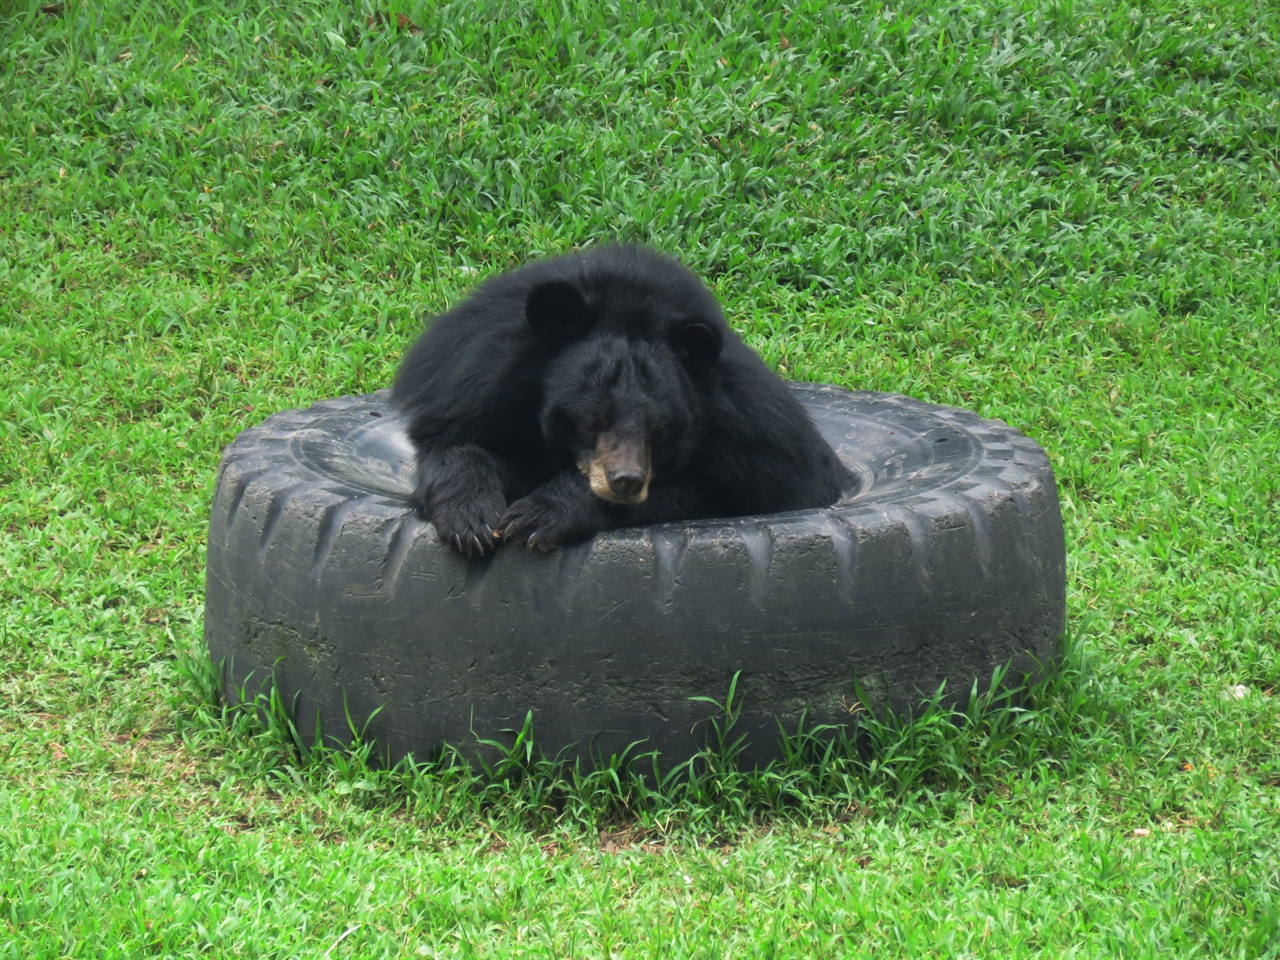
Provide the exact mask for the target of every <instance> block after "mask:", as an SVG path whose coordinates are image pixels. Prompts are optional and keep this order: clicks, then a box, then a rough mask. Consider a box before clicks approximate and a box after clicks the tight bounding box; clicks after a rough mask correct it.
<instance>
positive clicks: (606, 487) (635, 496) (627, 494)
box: [578, 432, 653, 503]
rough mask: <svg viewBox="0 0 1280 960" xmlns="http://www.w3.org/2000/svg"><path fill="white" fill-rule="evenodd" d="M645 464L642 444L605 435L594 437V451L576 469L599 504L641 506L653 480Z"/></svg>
mask: <svg viewBox="0 0 1280 960" xmlns="http://www.w3.org/2000/svg"><path fill="white" fill-rule="evenodd" d="M649 463H650V461H649V444H648V443H646V442H645V441H644V440H637V439H634V438H630V437H620V436H618V435H617V434H615V433H608V432H606V433H601V434H598V435H597V436H596V445H595V449H594V450H592V451H591V452H590V453H589V454H587V455H586V456H585V457H584V458H583V459H582V460H581V461H580V462H579V463H578V469H579V470H581V471H582V473H583V475H584V476H585V477H586V478H587V482H588V483H590V484H591V492H592V493H594V494H595V495H596V496H597V497H599V498H600V499H601V500H608V501H609V502H610V503H643V502H644V501H645V499H646V498H647V497H648V496H649V481H650V480H651V479H652V478H653V473H652V471H651V469H650V466H649Z"/></svg>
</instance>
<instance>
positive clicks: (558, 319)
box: [524, 280, 591, 339]
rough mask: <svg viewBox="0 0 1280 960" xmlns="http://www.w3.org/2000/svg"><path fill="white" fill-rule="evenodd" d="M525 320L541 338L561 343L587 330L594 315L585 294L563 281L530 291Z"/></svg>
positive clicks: (543, 285)
mask: <svg viewBox="0 0 1280 960" xmlns="http://www.w3.org/2000/svg"><path fill="white" fill-rule="evenodd" d="M524 317H525V320H526V321H527V322H528V324H529V329H531V330H532V331H533V332H534V333H536V334H537V335H538V336H540V337H548V338H551V339H558V338H560V337H568V336H572V335H573V334H575V333H580V332H581V331H583V330H585V329H586V328H587V326H588V324H589V322H590V319H591V314H590V311H589V310H588V309H587V301H586V300H584V299H583V297H582V291H581V290H579V289H578V288H577V287H575V286H574V285H573V284H571V283H566V282H565V281H563V280H548V281H547V282H546V283H542V284H539V285H538V286H536V287H534V288H533V289H532V290H530V291H529V297H528V299H527V300H525V302H524Z"/></svg>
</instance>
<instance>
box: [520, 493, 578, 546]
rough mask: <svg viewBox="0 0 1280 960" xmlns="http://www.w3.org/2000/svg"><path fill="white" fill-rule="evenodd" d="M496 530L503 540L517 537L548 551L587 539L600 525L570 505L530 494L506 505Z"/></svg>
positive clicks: (547, 497) (536, 494) (545, 496)
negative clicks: (505, 510)
mask: <svg viewBox="0 0 1280 960" xmlns="http://www.w3.org/2000/svg"><path fill="white" fill-rule="evenodd" d="M498 530H499V532H500V533H501V535H502V539H503V540H521V541H524V543H525V545H526V546H528V547H530V548H536V549H538V550H543V551H551V550H554V549H556V547H561V546H564V545H565V544H567V543H580V542H581V541H583V540H590V539H591V538H592V537H594V536H595V535H596V533H598V532H599V530H600V526H599V524H598V523H595V522H593V520H592V518H591V517H588V516H584V515H583V514H582V512H581V511H579V510H575V509H574V507H573V506H572V505H571V504H566V503H564V502H563V501H560V500H557V499H556V498H554V497H550V496H547V495H546V494H539V493H532V494H530V495H529V496H527V497H521V498H520V499H519V500H516V501H515V502H513V503H512V504H511V505H510V506H509V507H507V512H506V513H504V514H503V515H502V519H501V520H500V521H499V522H498Z"/></svg>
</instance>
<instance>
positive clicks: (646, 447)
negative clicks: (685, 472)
mask: <svg viewBox="0 0 1280 960" xmlns="http://www.w3.org/2000/svg"><path fill="white" fill-rule="evenodd" d="M662 307H663V305H661V304H652V303H648V304H647V303H645V301H644V300H643V299H641V298H634V297H633V298H625V299H624V300H622V301H620V302H614V303H610V302H608V301H606V302H604V303H600V302H595V303H593V302H591V301H590V300H588V298H587V296H586V295H584V293H583V291H582V289H581V288H580V287H578V286H577V285H575V284H573V283H569V282H564V281H559V280H557V281H551V282H547V283H544V284H541V285H539V286H538V287H536V288H535V289H534V290H533V291H532V292H531V293H530V295H529V298H528V301H527V304H526V311H525V313H526V318H527V320H528V322H529V326H530V328H531V329H532V330H533V332H534V333H535V334H536V335H537V336H538V337H539V338H541V339H544V340H545V341H553V342H555V343H556V344H557V351H556V352H555V354H554V357H553V358H552V359H551V361H550V362H549V363H548V366H547V371H546V377H545V380H544V389H543V401H542V408H541V411H540V422H541V424H542V433H543V439H544V442H545V444H546V447H547V449H548V450H549V451H550V452H551V454H552V456H553V457H555V458H557V459H567V460H571V461H572V462H573V464H575V465H576V466H577V468H578V470H580V471H581V472H582V474H583V475H584V476H585V477H586V478H587V481H588V482H589V483H590V485H591V490H592V492H593V493H594V494H595V495H596V496H598V497H600V498H601V499H603V500H608V501H610V502H612V503H621V504H635V503H642V502H644V500H645V499H646V498H647V497H648V495H649V484H650V482H651V481H652V480H653V478H654V477H655V476H663V475H670V474H675V473H678V472H680V471H681V470H682V469H683V468H684V466H685V465H686V464H688V463H689V462H690V461H691V460H692V459H693V455H694V453H695V452H696V450H697V447H698V443H699V442H700V439H701V436H702V432H703V431H702V426H701V423H702V421H703V419H704V416H703V412H702V404H704V403H705V402H706V401H705V399H703V391H702V390H701V389H700V386H701V385H703V384H705V383H706V382H707V380H708V378H710V377H712V376H713V370H714V367H715V364H716V361H717V359H718V358H719V356H720V351H721V348H722V347H723V345H724V333H723V330H722V325H723V322H724V321H723V320H722V319H720V318H719V317H710V318H707V317H702V316H698V315H692V316H681V315H679V311H678V310H673V309H663V308H662Z"/></svg>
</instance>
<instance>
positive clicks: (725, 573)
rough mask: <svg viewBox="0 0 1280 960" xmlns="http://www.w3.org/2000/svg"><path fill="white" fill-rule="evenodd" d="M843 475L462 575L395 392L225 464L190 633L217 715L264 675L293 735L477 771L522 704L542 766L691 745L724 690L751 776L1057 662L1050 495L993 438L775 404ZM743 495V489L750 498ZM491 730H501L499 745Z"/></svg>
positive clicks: (815, 405)
mask: <svg viewBox="0 0 1280 960" xmlns="http://www.w3.org/2000/svg"><path fill="white" fill-rule="evenodd" d="M793 386H794V389H795V391H796V393H797V395H798V396H799V398H800V400H801V401H802V402H803V403H804V405H805V407H806V408H807V409H808V410H809V412H810V413H811V414H812V416H813V417H814V419H815V421H816V422H817V424H818V427H819V429H820V430H821V432H822V433H823V435H824V436H825V437H826V438H827V439H828V441H830V443H831V444H832V446H833V447H834V448H835V449H836V450H837V452H838V453H839V454H840V456H841V458H842V460H843V461H844V462H845V463H846V464H847V465H848V466H849V467H850V469H851V471H852V473H853V476H854V478H855V481H854V482H853V484H852V485H851V488H850V489H849V490H848V491H847V492H846V494H845V496H844V497H843V498H842V499H841V500H840V501H839V502H838V503H837V504H836V505H834V506H832V507H829V508H826V509H821V510H809V511H802V512H796V513H784V514H775V515H771V516H762V517H746V518H737V519H731V520H713V521H697V522H688V523H676V524H662V525H658V526H653V527H644V528H634V529H627V530H618V531H615V532H612V533H606V534H601V535H600V536H598V537H596V538H595V539H594V540H593V541H591V542H589V543H586V544H582V545H579V546H575V547H570V548H568V549H564V550H560V551H558V552H555V553H552V554H541V553H538V552H534V551H529V550H526V549H522V548H520V547H518V546H514V545H507V546H504V547H501V548H500V549H498V550H497V551H496V553H495V554H493V555H491V556H490V557H488V558H485V559H478V560H467V559H464V558H463V557H461V556H459V555H458V554H457V553H455V552H453V551H452V550H449V549H446V548H444V547H442V546H441V545H440V544H439V543H438V542H437V541H436V537H435V532H434V530H433V529H432V528H431V526H430V525H429V524H427V523H424V522H422V521H420V520H418V519H417V518H416V517H415V516H414V515H413V513H412V512H411V511H410V510H409V509H408V507H407V506H406V503H405V499H404V498H405V495H406V494H407V493H408V492H409V490H410V489H411V481H412V465H411V463H412V455H411V451H410V447H409V444H408V440H407V438H406V437H405V434H404V432H403V429H402V427H401V425H400V423H399V421H398V419H397V418H396V417H395V416H394V411H392V410H391V409H389V408H388V406H387V394H386V391H382V392H379V393H375V394H372V395H370V396H360V397H343V398H340V399H336V400H329V401H326V402H322V403H317V404H315V405H314V406H312V407H311V408H309V409H307V410H291V411H287V412H284V413H279V414H276V415H275V416H272V417H270V418H269V419H268V420H267V421H266V422H264V423H263V424H262V425H261V426H259V427H255V428H253V429H249V430H246V431H245V432H244V433H242V434H241V435H240V436H239V437H238V438H237V439H236V440H235V441H234V442H233V443H232V444H231V445H230V446H228V447H227V449H226V451H225V452H224V454H223V457H222V464H221V468H220V472H219V476H218V483H217V491H216V493H215V495H214V502H213V509H212V517H211V520H210V525H209V550H208V571H207V593H206V600H205V638H206V642H207V643H208V647H209V651H210V653H211V654H212V656H213V658H214V660H215V662H217V663H219V664H221V669H222V682H223V690H224V693H225V695H226V696H227V697H228V698H230V699H232V700H238V699H241V698H246V697H248V698H252V697H254V696H256V695H257V694H258V693H260V692H261V691H262V689H263V687H264V685H265V684H267V683H270V682H274V684H275V686H276V689H277V691H278V693H279V694H281V695H282V696H283V698H284V701H285V702H286V703H289V704H292V705H293V707H294V710H295V722H296V723H297V724H298V726H299V729H300V731H301V733H302V735H303V736H304V737H306V738H308V739H310V738H312V737H313V736H314V734H315V731H316V725H317V724H319V725H320V729H321V732H322V734H323V735H324V737H325V738H326V739H327V738H329V737H333V738H335V739H336V740H339V741H342V740H348V739H349V738H350V724H349V722H348V718H350V719H351V721H353V722H354V723H355V725H356V726H357V727H361V726H363V725H364V724H365V722H366V720H368V718H370V717H372V720H368V723H367V728H366V729H365V731H364V732H365V734H366V735H367V736H369V737H371V738H372V739H374V740H375V741H376V742H377V744H378V746H379V748H380V750H381V751H382V752H383V755H384V756H386V757H388V758H389V759H390V760H395V759H398V758H399V757H402V756H404V755H406V754H413V755H414V756H416V757H417V758H418V759H420V760H421V759H425V758H427V757H429V756H433V755H435V754H436V752H437V751H438V750H439V749H440V747H441V745H442V744H445V743H449V744H452V745H454V746H456V747H459V748H461V750H462V752H463V754H464V755H469V756H474V755H475V754H476V751H477V750H479V749H487V748H481V747H480V746H479V741H482V740H494V741H498V742H510V740H511V738H512V736H513V734H512V733H511V732H509V731H514V730H518V729H520V728H521V727H522V726H523V725H524V723H525V719H526V716H527V715H528V714H529V712H530V711H532V716H533V732H534V739H535V743H537V744H538V745H539V746H540V747H541V748H542V749H543V750H544V751H546V752H547V754H548V755H552V756H554V755H556V754H558V753H560V752H561V751H564V752H565V754H566V755H580V756H587V757H606V758H607V757H608V756H610V755H611V754H618V753H621V752H622V751H623V750H625V749H626V748H627V747H628V746H629V745H631V744H633V743H637V742H639V745H638V746H637V747H635V748H634V749H633V753H637V752H647V751H649V750H659V751H661V753H662V756H663V758H664V759H665V760H669V761H672V762H678V761H681V760H683V759H685V758H687V757H689V756H690V755H692V754H693V753H694V752H695V751H696V750H697V749H698V748H699V747H701V746H702V745H703V744H704V742H705V741H706V738H707V735H708V733H709V731H710V729H711V725H710V724H709V723H707V722H706V721H707V720H708V718H709V717H711V716H712V715H714V714H715V712H716V711H715V708H714V707H712V706H710V705H708V704H707V703H706V702H704V701H698V700H693V699H691V698H694V697H711V698H714V699H716V700H718V701H721V702H723V701H724V699H725V696H726V694H727V692H728V690H729V687H730V683H731V681H732V678H733V677H734V675H735V673H737V672H739V671H741V677H740V680H739V683H738V685H737V689H736V696H737V703H738V704H739V705H740V706H741V711H742V712H741V715H740V716H739V718H738V722H737V725H736V726H735V727H734V733H735V735H736V734H739V733H745V734H747V741H746V747H745V752H744V754H743V759H744V761H746V762H747V763H760V762H764V761H767V760H769V759H771V758H773V757H775V756H777V755H778V753H779V749H780V748H779V741H778V732H779V730H780V729H785V730H788V731H791V730H794V729H795V728H796V726H797V724H799V723H800V721H801V718H802V716H804V717H807V719H806V720H805V723H806V725H807V726H810V727H811V726H813V725H814V724H839V723H845V722H848V721H849V719H850V718H851V715H852V712H853V711H854V710H855V709H856V706H857V704H858V693H857V692H856V691H857V689H861V690H862V691H863V693H864V694H866V695H867V698H868V699H869V700H872V701H873V704H872V706H876V707H879V706H885V705H888V706H892V707H893V708H895V709H898V710H902V709H910V707H911V706H912V705H913V704H917V703H919V701H920V699H921V698H923V697H926V696H929V695H932V694H934V693H935V692H936V691H937V690H938V688H939V686H940V685H941V684H943V683H944V682H945V683H946V689H947V690H948V691H949V692H950V693H951V694H952V695H954V696H957V697H959V696H967V695H968V693H969V691H970V690H971V688H972V686H973V685H974V684H975V683H978V684H979V685H982V684H983V683H984V682H986V681H989V679H990V678H991V676H992V674H993V671H995V670H997V668H1000V667H1002V666H1004V665H1009V666H1010V668H1011V669H1010V671H1009V676H1010V677H1011V678H1015V679H1016V678H1019V677H1023V676H1026V675H1029V674H1033V673H1036V672H1037V671H1039V670H1040V669H1042V668H1045V667H1047V666H1049V665H1051V664H1052V662H1053V660H1054V659H1055V656H1056V653H1057V650H1058V641H1059V638H1060V635H1061V633H1062V630H1063V625H1064V616H1065V578H1066V575H1065V547H1064V542H1063V530H1062V519H1061V514H1060V512H1059V507H1058V497H1057V490H1056V487H1055V484H1054V479H1053V474H1052V471H1051V470H1050V467H1049V464H1048V461H1047V459H1046V457H1045V455H1044V452H1043V451H1042V450H1041V449H1040V447H1039V446H1038V445H1037V444H1036V443H1035V442H1033V441H1032V440H1030V439H1028V438H1027V437H1025V436H1023V435H1021V434H1020V433H1018V432H1017V431H1015V430H1013V429H1012V428H1010V427H1008V426H1006V425H1005V424H1003V423H1000V422H999V421H995V420H984V419H982V418H980V417H978V416H977V415H976V414H973V413H970V412H967V411H964V410H957V409H952V408H948V407H940V406H934V405H931V404H926V403H921V402H919V401H915V400H911V399H908V398H906V397H901V396H895V395H891V394H882V393H867V392H856V393H855V392H849V391H845V390H841V389H838V388H835V387H829V386H813V385H802V384H795V385H793ZM743 482H744V483H750V482H751V478H750V477H744V478H743ZM504 731H507V732H504Z"/></svg>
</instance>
